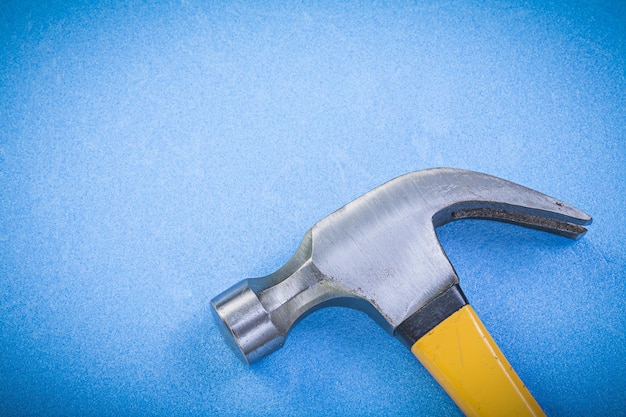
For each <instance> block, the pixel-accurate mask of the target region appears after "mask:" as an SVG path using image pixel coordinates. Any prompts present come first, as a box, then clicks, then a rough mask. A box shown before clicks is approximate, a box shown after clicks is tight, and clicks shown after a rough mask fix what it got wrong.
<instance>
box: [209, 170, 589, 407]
mask: <svg viewBox="0 0 626 417" xmlns="http://www.w3.org/2000/svg"><path fill="white" fill-rule="evenodd" d="M465 218H480V219H490V220H497V221H503V222H508V223H514V224H518V225H522V226H526V227H532V228H536V229H540V230H544V231H548V232H551V233H556V234H559V235H563V236H566V237H569V238H572V239H576V238H578V237H580V236H582V235H583V234H584V233H585V232H586V229H585V228H584V227H583V226H582V225H584V224H589V223H591V217H589V216H588V215H587V214H585V213H583V212H582V211H580V210H578V209H576V208H574V207H572V206H569V205H567V204H565V203H563V202H560V201H558V200H556V199H554V198H552V197H549V196H547V195H545V194H541V193H539V192H536V191H534V190H531V189H529V188H526V187H523V186H520V185H517V184H514V183H511V182H509V181H505V180H503V179H500V178H496V177H493V176H489V175H485V174H480V173H477V172H472V171H465V170H458V169H447V168H442V169H431V170H424V171H417V172H413V173H410V174H406V175H403V176H401V177H398V178H396V179H394V180H392V181H389V182H387V183H386V184H383V185H382V186H380V187H378V188H376V189H374V190H372V191H370V192H368V193H366V194H365V195H363V196H361V197H359V198H358V199H356V200H354V201H353V202H351V203H349V204H347V205H346V206H344V207H342V208H341V209H339V210H337V211H336V212H334V213H333V214H331V215H330V216H328V217H326V218H325V219H323V220H321V221H320V222H318V223H317V224H315V225H314V226H313V227H312V228H311V229H310V230H309V231H308V232H307V233H306V234H305V236H304V239H303V241H302V244H301V245H300V247H299V248H298V250H297V251H296V253H295V254H294V256H293V257H292V258H291V259H290V260H289V262H287V264H285V266H283V267H282V268H280V269H279V270H278V271H276V272H274V273H272V274H270V275H268V276H265V277H262V278H253V279H247V280H243V281H241V282H240V283H238V284H236V285H234V286H233V287H231V288H230V289H228V290H227V291H225V292H224V293H222V294H220V295H219V296H217V297H216V298H214V299H213V300H212V302H211V304H212V307H213V313H214V316H215V318H216V321H217V323H218V324H219V325H220V329H221V330H222V333H223V334H224V336H225V337H226V339H227V340H228V341H229V343H230V345H231V347H232V348H233V350H234V351H235V352H236V353H237V354H239V356H240V358H241V359H242V360H243V361H244V362H246V363H252V362H254V361H256V360H258V359H260V358H262V357H264V356H266V355H268V354H269V353H271V352H273V351H275V350H276V349H278V348H280V347H281V346H282V345H283V343H284V340H285V337H286V335H287V333H288V332H289V329H290V328H291V326H292V325H293V324H294V323H295V322H297V321H298V320H300V319H301V318H303V317H305V316H306V315H307V314H310V313H311V312H313V311H315V310H316V309H318V308H321V307H325V306H328V305H341V306H347V307H351V308H356V309H359V310H363V311H365V312H367V313H368V314H369V315H370V316H371V317H372V318H374V319H375V320H376V321H377V322H378V323H380V324H381V326H382V327H383V328H385V329H386V330H387V331H389V332H390V333H391V334H392V335H394V336H396V337H397V338H398V339H399V340H400V341H402V342H403V343H404V344H405V345H407V346H408V347H409V348H411V350H412V352H413V353H414V354H415V356H416V357H417V358H418V359H419V360H420V361H421V362H422V364H424V366H425V367H426V368H427V369H428V370H429V371H430V372H431V374H432V375H433V376H434V377H435V378H436V379H437V381H438V382H439V383H440V384H441V385H442V386H443V388H444V389H445V390H446V391H447V392H448V394H450V396H451V397H452V398H453V400H454V401H455V402H456V403H457V405H459V407H460V408H461V410H462V411H463V412H464V413H465V414H466V415H480V416H487V415H500V416H502V415H543V412H542V411H541V408H540V407H539V405H538V404H537V403H536V401H535V400H534V399H533V398H532V396H531V395H530V393H529V392H528V390H527V389H526V387H524V385H523V384H522V382H521V381H520V379H519V377H518V376H517V375H516V374H515V372H514V371H513V369H512V368H511V367H510V365H509V364H508V362H507V360H506V358H505V357H504V355H503V354H502V352H501V351H500V350H499V348H498V347H497V345H496V343H495V342H494V341H493V339H492V338H491V336H490V335H489V334H488V332H487V330H486V329H485V328H484V326H483V325H482V323H481V322H480V320H479V318H478V317H477V316H476V314H475V312H474V310H473V309H472V308H471V306H469V304H468V302H467V299H466V298H465V296H464V295H463V292H462V291H461V289H460V287H459V279H458V277H457V274H456V272H455V270H454V268H453V267H452V265H451V264H450V262H449V260H448V258H447V256H446V254H445V253H444V251H443V249H442V247H441V245H440V244H439V241H438V239H437V235H436V233H435V228H436V227H438V226H441V225H443V224H446V223H448V222H450V221H453V220H457V219H465ZM463 356H464V357H465V360H462V359H461V360H460V361H459V359H458V358H463ZM485 357H488V358H490V359H489V361H487V362H488V363H487V362H485V360H484V358H485Z"/></svg>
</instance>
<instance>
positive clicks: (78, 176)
mask: <svg viewBox="0 0 626 417" xmlns="http://www.w3.org/2000/svg"><path fill="white" fill-rule="evenodd" d="M474 3H475V2H462V1H451V2H446V3H435V2H426V3H422V4H413V3H411V2H398V3H396V4H394V5H385V4H381V3H378V2H362V3H353V2H348V3H343V2H342V3H339V2H337V3H330V2H328V3H327V2H323V3H321V4H315V3H312V2H311V3H308V2H306V3H300V4H290V5H285V4H278V3H273V2H272V3H266V2H264V4H263V5H255V4H250V3H247V2H229V3H227V4H205V3H204V2H199V1H193V0H189V1H180V2H176V1H172V2H166V1H155V2H152V3H150V4H143V3H139V2H118V1H113V2H81V1H74V2H48V3H46V2H29V1H23V2H22V1H20V2H18V1H8V2H7V1H5V2H2V4H1V5H0V62H1V65H0V97H2V100H1V101H0V110H1V111H0V414H2V415H81V416H82V415H98V416H101V415H272V414H274V415H302V416H305V415H320V414H328V415H335V414H340V415H364V414H370V415H381V414H394V415H425V416H437V415H440V416H450V415H455V414H458V410H457V409H456V407H455V406H454V404H453V403H452V402H451V401H450V400H449V399H448V398H447V397H446V395H445V393H443V392H442V391H441V389H440V388H439V387H438V386H437V385H436V383H435V382H434V381H433V380H432V378H431V377H430V376H429V375H428V374H427V373H426V372H425V371H424V370H423V369H422V368H421V366H420V365H419V364H418V363H417V362H416V361H415V359H414V358H413V357H412V355H411V354H410V353H409V352H408V351H407V350H406V349H405V348H404V347H403V346H402V345H401V344H400V343H399V342H397V341H396V340H394V339H393V338H391V337H390V336H389V335H388V334H387V333H386V332H385V331H384V330H383V329H381V328H380V327H378V325H377V324H376V323H374V322H373V321H372V320H370V319H369V318H368V317H367V316H366V315H364V314H362V313H359V312H355V311H351V310H347V309H340V308H332V309H327V310H321V311H318V312H316V313H314V314H313V315H311V316H309V317H307V318H306V319H304V320H303V321H302V322H301V323H299V324H298V325H297V326H296V327H295V328H294V329H293V331H292V332H291V334H290V336H289V338H288V339H287V342H286V345H285V347H284V348H283V349H281V350H280V351H278V352H276V353H275V354H273V355H272V356H271V357H268V358H266V359H264V360H262V361H261V362H259V363H257V364H255V365H253V366H252V367H245V366H244V365H243V364H241V363H239V362H238V359H237V358H236V357H235V356H234V355H233V354H232V353H231V352H230V350H229V348H228V346H227V345H226V343H224V341H223V340H222V338H221V336H220V333H219V331H218V329H217V327H216V326H215V324H214V323H213V321H212V318H211V315H210V311H209V308H208V302H209V300H210V299H211V298H212V297H214V296H215V295H217V294H218V293H219V292H221V291H222V290H224V289H226V288H228V287H229V286H231V285H232V284H234V283H235V282H237V281H239V280H240V279H242V278H246V277H255V276H261V275H264V274H267V273H270V272H272V271H274V270H276V269H277V268H279V267H280V266H281V265H282V264H284V262H286V261H287V260H288V259H289V257H290V256H291V254H292V253H293V251H295V249H296V248H297V246H298V244H299V242H300V239H301V238H302V236H303V234H304V233H305V232H306V230H308V228H310V227H311V226H312V225H313V224H315V222H317V221H318V220H320V219H322V218H324V217H325V216H327V215H328V214H330V213H332V212H333V211H334V210H336V209H338V208H339V207H341V206H343V205H344V204H346V203H348V202H349V201H351V200H352V199H354V198H356V197H358V196H359V195H361V194H363V193H364V192H367V191H368V190H370V189H372V188H373V187H375V186H377V185H379V184H381V183H383V182H385V181H387V180H390V179H391V178H394V177H396V176H398V175H401V174H404V173H407V172H410V171H415V170H418V169H423V168H430V167H436V166H452V167H458V168H465V169H472V170H476V171H481V172H486V173H489V174H492V175H497V176H500V177H503V178H506V179H509V180H511V181H514V182H517V183H520V184H523V185H525V186H528V187H532V188H535V189H537V190H538V191H541V192H544V193H547V194H549V195H552V196H554V197H556V198H558V199H560V200H563V201H566V202H568V203H570V204H573V205H574V206H576V207H579V208H581V209H582V210H584V211H586V212H588V213H589V214H591V215H592V216H593V217H594V223H593V224H592V225H591V226H590V231H589V232H588V233H587V235H585V236H584V237H583V238H582V239H581V240H579V241H576V242H572V241H570V240H568V239H565V238H562V237H558V236H553V235H549V234H547V233H543V232H539V231H534V230H527V229H523V228H520V227H516V226H512V225H506V224H499V223H493V222H486V221H472V220H463V221H458V222H454V223H451V224H448V225H446V226H443V227H441V228H439V229H438V234H439V237H440V240H441V242H442V245H443V247H444V249H445V250H446V253H447V255H448V257H449V258H450V259H451V261H452V264H453V265H454V267H455V269H456V271H457V273H458V275H459V278H460V282H461V285H462V286H463V289H464V291H465V293H466V294H467V296H468V298H469V299H470V301H471V303H472V304H473V306H474V308H475V310H476V311H477V312H478V314H479V315H480V316H481V318H482V319H483V321H484V322H485V324H486V326H487V328H489V330H490V331H491V333H492V335H493V336H494V338H495V339H496V340H497V342H498V343H499V345H500V347H501V348H502V350H503V351H504V352H505V354H506V355H507V357H508V359H509V361H510V362H511V363H512V364H513V365H514V367H515V368H516V370H517V371H518V373H519V374H520V376H521V377H522V379H523V380H524V382H525V383H526V385H527V386H528V387H529V389H530V390H531V392H532V393H533V394H534V395H535V397H536V398H537V400H538V401H539V403H540V404H541V405H542V406H543V407H544V409H545V410H546V412H547V413H548V414H549V415H554V416H576V415H580V416H607V415H614V416H616V415H624V409H623V405H624V404H626V364H625V362H624V360H623V358H624V357H625V356H626V318H625V313H624V307H625V306H624V300H625V299H626V288H625V285H624V276H625V275H626V256H625V250H624V244H623V243H624V239H623V236H624V234H625V232H626V219H625V214H624V213H626V203H625V200H624V195H626V189H625V188H626V185H625V184H626V168H625V167H626V146H624V138H625V137H626V125H625V124H624V120H626V106H625V104H626V100H625V98H626V97H625V91H626V81H625V75H624V74H625V69H626V26H625V25H626V23H624V22H625V20H624V19H623V16H625V15H626V10H625V9H624V6H623V5H620V4H617V3H616V4H612V5H608V4H599V3H598V4H596V3H595V2H578V1H576V2H556V3H551V4H549V5H545V4H544V2H532V1H531V2H516V1H510V2H507V1H501V2H492V3H490V4H483V5H475V4H474Z"/></svg>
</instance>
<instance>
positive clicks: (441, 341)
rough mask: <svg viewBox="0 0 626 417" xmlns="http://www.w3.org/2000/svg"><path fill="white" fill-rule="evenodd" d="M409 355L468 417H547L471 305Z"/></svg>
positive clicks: (421, 339)
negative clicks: (412, 355)
mask: <svg viewBox="0 0 626 417" xmlns="http://www.w3.org/2000/svg"><path fill="white" fill-rule="evenodd" d="M411 352H413V354H414V355H415V356H416V357H417V359H419V361H420V362H421V363H422V364H423V365H424V367H426V369H428V371H429V372H430V373H431V374H432V375H433V377H435V379H436V380H437V382H439V384H440V385H441V386H442V387H443V388H444V389H445V390H446V392H447V393H448V395H450V397H452V399H453V400H454V402H455V403H456V404H457V405H458V406H459V408H460V409H461V411H463V413H464V414H465V415H466V416H481V417H488V416H494V417H503V416H506V417H511V416H520V417H522V416H545V414H544V412H543V411H542V410H541V407H540V406H539V404H537V401H535V399H534V398H533V396H532V395H531V394H530V392H529V391H528V389H527V388H526V387H525V386H524V384H523V383H522V380H521V379H520V377H519V376H517V374H516V373H515V371H514V370H513V367H511V365H510V364H509V362H508V361H507V360H506V358H505V357H504V354H503V353H502V351H501V350H500V348H498V346H497V345H496V342H495V341H494V340H493V338H492V337H491V335H490V334H489V333H488V332H487V329H486V328H485V326H484V325H483V324H482V322H481V321H480V319H479V318H478V316H477V315H476V312H475V311H474V309H473V308H472V307H471V306H470V305H469V304H468V305H465V306H464V307H462V308H461V309H460V310H458V311H457V312H455V313H453V314H452V315H451V316H450V317H448V318H447V319H445V320H444V321H442V322H441V323H439V324H438V325H437V327H435V328H434V329H433V330H431V331H430V332H429V333H427V334H426V335H425V336H423V337H422V338H420V339H419V340H418V341H417V342H415V344H414V345H413V347H412V348H411Z"/></svg>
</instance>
